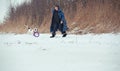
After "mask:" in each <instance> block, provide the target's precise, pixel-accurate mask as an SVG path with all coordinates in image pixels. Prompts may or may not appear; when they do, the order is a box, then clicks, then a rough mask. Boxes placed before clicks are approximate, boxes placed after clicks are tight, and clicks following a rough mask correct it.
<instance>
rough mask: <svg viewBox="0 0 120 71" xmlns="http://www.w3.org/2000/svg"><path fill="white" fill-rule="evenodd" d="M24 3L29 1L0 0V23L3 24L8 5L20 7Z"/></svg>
mask: <svg viewBox="0 0 120 71" xmlns="http://www.w3.org/2000/svg"><path fill="white" fill-rule="evenodd" d="M25 1H30V0H0V23H1V22H3V20H4V17H6V15H7V13H8V8H9V6H10V3H11V4H12V5H15V6H16V5H20V4H21V3H23V2H25Z"/></svg>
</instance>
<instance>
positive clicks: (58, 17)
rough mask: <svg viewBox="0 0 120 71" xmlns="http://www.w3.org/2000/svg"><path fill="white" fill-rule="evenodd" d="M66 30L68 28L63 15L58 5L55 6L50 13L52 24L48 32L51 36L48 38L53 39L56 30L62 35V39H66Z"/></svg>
mask: <svg viewBox="0 0 120 71" xmlns="http://www.w3.org/2000/svg"><path fill="white" fill-rule="evenodd" d="M67 29H68V27H67V23H66V20H65V16H64V13H63V12H62V10H61V9H60V7H59V5H55V7H54V9H53V13H52V22H51V26H50V32H51V33H52V36H50V38H54V37H55V35H56V31H58V30H59V31H60V32H61V33H62V34H63V36H62V37H66V36H67V33H66V31H67Z"/></svg>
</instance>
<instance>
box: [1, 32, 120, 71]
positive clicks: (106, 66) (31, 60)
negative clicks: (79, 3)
mask: <svg viewBox="0 0 120 71" xmlns="http://www.w3.org/2000/svg"><path fill="white" fill-rule="evenodd" d="M49 37H50V34H40V37H38V38H36V37H33V36H32V35H30V34H0V71H120V34H100V35H95V34H87V35H68V36H67V37H66V38H62V35H57V36H56V37H55V38H49Z"/></svg>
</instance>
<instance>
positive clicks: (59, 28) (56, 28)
mask: <svg viewBox="0 0 120 71" xmlns="http://www.w3.org/2000/svg"><path fill="white" fill-rule="evenodd" d="M58 30H59V31H60V32H61V33H62V34H65V33H66V31H63V24H60V23H55V24H54V27H53V32H52V34H53V35H55V34H56V31H58Z"/></svg>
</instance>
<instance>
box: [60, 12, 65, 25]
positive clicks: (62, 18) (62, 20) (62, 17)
mask: <svg viewBox="0 0 120 71" xmlns="http://www.w3.org/2000/svg"><path fill="white" fill-rule="evenodd" d="M64 20H65V17H64V13H63V12H62V11H61V21H60V23H61V24H62V23H63V22H64Z"/></svg>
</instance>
